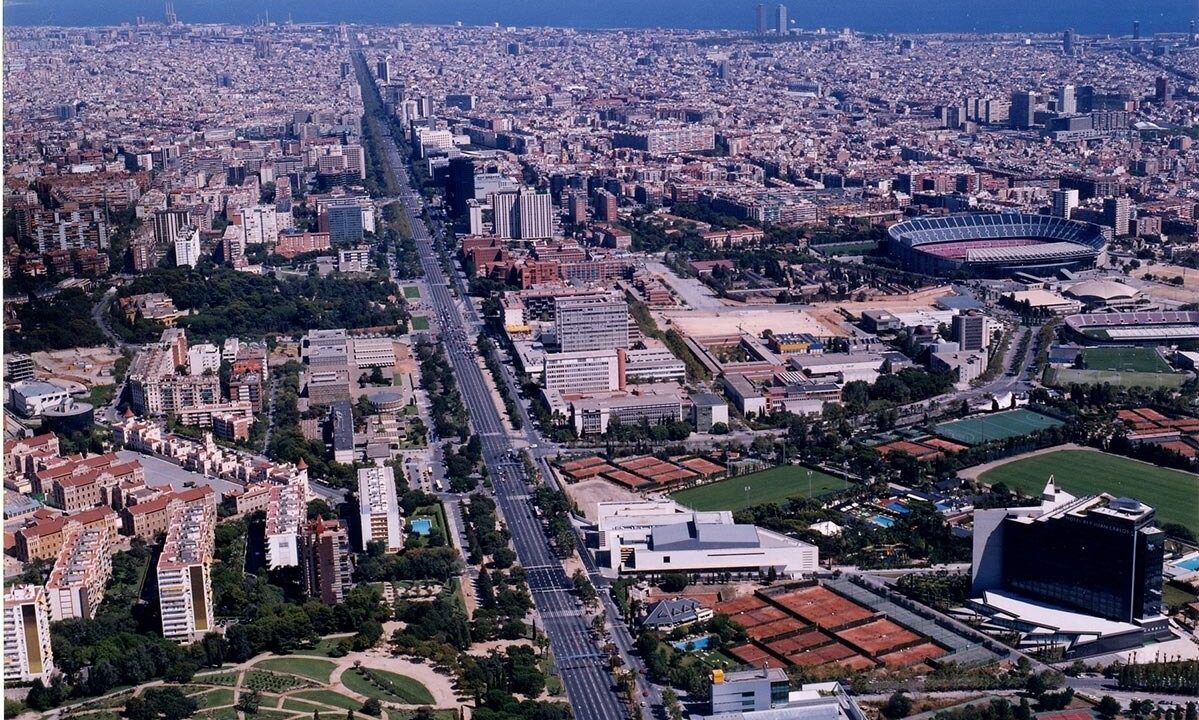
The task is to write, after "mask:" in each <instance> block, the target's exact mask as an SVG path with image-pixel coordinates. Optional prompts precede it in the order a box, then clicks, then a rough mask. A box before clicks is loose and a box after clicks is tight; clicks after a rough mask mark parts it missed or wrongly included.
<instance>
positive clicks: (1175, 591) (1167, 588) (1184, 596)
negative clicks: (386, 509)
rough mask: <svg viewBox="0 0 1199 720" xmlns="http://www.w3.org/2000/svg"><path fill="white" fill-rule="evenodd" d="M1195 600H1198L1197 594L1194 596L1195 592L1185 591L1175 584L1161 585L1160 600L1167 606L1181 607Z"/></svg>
mask: <svg viewBox="0 0 1199 720" xmlns="http://www.w3.org/2000/svg"><path fill="white" fill-rule="evenodd" d="M1196 600H1199V596H1196V595H1195V593H1192V592H1187V591H1186V590H1184V589H1183V588H1180V587H1178V586H1177V585H1171V584H1170V583H1166V584H1164V585H1162V602H1164V603H1165V604H1166V605H1167V606H1168V607H1172V608H1177V607H1182V606H1183V605H1186V604H1188V603H1193V602H1195V601H1196Z"/></svg>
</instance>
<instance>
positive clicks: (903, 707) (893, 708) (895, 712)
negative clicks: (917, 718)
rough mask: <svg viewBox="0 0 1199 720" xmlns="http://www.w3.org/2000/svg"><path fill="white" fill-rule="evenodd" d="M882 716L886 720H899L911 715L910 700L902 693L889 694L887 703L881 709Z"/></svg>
mask: <svg viewBox="0 0 1199 720" xmlns="http://www.w3.org/2000/svg"><path fill="white" fill-rule="evenodd" d="M882 712H883V716H884V717H886V718H888V720H899V718H903V717H907V716H908V715H911V714H912V699H911V698H909V697H908V696H907V695H904V694H903V693H902V692H899V691H896V692H893V693H891V697H889V698H887V703H886V704H885V705H883V708H882Z"/></svg>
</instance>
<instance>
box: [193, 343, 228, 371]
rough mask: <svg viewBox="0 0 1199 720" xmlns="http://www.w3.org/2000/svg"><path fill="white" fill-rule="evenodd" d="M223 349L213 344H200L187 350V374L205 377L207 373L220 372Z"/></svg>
mask: <svg viewBox="0 0 1199 720" xmlns="http://www.w3.org/2000/svg"><path fill="white" fill-rule="evenodd" d="M220 369H221V349H220V348H218V347H217V346H216V345H213V344H212V343H200V344H199V345H192V346H191V347H189V348H188V349H187V372H188V374H189V375H203V374H204V373H205V371H211V372H214V373H215V372H220Z"/></svg>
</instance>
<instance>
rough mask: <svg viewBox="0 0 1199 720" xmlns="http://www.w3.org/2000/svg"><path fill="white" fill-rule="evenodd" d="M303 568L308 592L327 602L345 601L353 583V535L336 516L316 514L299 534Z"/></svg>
mask: <svg viewBox="0 0 1199 720" xmlns="http://www.w3.org/2000/svg"><path fill="white" fill-rule="evenodd" d="M300 544H301V555H302V561H301V570H302V571H303V573H304V585H305V586H306V587H307V589H308V594H309V595H311V596H312V597H319V598H320V599H321V602H323V603H325V604H326V605H335V604H337V603H339V602H343V601H344V600H345V599H346V595H348V594H349V592H350V588H352V587H353V586H354V583H353V580H352V576H353V573H354V566H353V563H352V562H351V560H350V558H351V555H352V551H351V548H350V535H349V533H348V532H347V531H346V528H345V526H344V525H342V524H341V523H340V522H338V521H337V520H324V519H322V518H317V519H316V520H314V521H312V522H311V523H309V525H308V527H307V528H305V529H304V530H303V531H302V532H301V534H300Z"/></svg>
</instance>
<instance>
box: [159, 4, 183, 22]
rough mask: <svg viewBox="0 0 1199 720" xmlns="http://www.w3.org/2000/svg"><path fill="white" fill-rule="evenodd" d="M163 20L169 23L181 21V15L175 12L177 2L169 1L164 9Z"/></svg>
mask: <svg viewBox="0 0 1199 720" xmlns="http://www.w3.org/2000/svg"><path fill="white" fill-rule="evenodd" d="M162 20H163V22H165V23H166V24H167V25H174V24H175V23H177V22H179V16H177V15H176V14H175V3H173V2H168V3H166V5H164V6H163V9H162Z"/></svg>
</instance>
